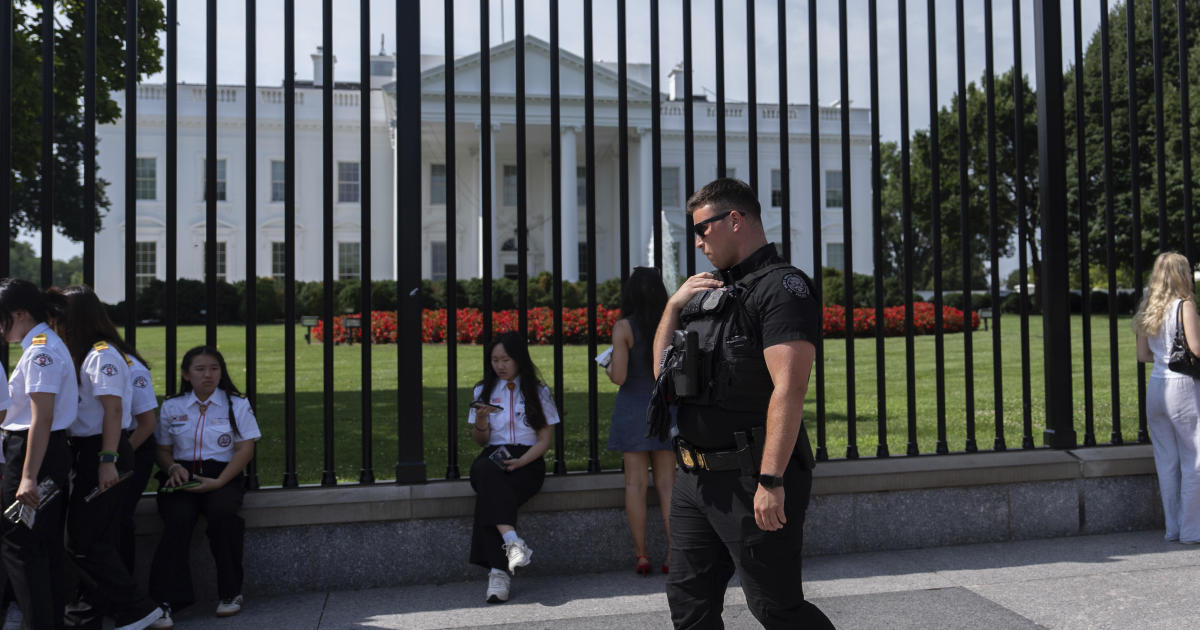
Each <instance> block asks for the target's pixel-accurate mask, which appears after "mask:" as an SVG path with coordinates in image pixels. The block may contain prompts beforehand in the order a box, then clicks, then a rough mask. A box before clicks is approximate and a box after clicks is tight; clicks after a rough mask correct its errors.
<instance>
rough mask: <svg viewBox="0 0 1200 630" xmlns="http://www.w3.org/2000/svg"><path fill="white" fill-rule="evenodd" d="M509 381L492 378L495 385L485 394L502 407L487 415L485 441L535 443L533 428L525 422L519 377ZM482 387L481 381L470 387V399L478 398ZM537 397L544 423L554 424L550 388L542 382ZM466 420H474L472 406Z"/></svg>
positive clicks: (523, 400)
mask: <svg viewBox="0 0 1200 630" xmlns="http://www.w3.org/2000/svg"><path fill="white" fill-rule="evenodd" d="M509 383H510V382H509V381H505V380H503V379H500V380H497V381H496V387H494V388H493V389H492V395H491V396H489V397H488V398H487V400H488V402H490V403H491V404H493V405H496V406H498V407H504V409H503V410H502V411H497V412H496V413H493V414H491V415H490V416H488V424H490V425H491V427H492V433H491V435H490V436H489V437H488V444H524V445H525V446H533V445H534V444H535V443H537V431H534V430H533V427H531V426H529V422H528V421H527V420H526V419H525V396H524V395H522V394H521V387H520V384H521V377H520V376H518V377H517V378H516V379H514V380H513V381H511V384H512V385H513V387H511V388H510V387H509ZM482 391H483V385H476V386H475V390H474V396H475V398H474V400H479V399H480V398H481V396H480V393H481V392H482ZM538 398H539V399H540V401H539V402H541V405H542V414H544V415H545V416H546V425H547V426H549V425H552V424H558V408H557V407H555V406H554V398H553V397H552V396H551V395H550V388H549V387H546V386H545V385H539V386H538ZM467 422H468V423H470V424H475V409H474V408H472V409H471V410H470V411H469V412H468V413H467Z"/></svg>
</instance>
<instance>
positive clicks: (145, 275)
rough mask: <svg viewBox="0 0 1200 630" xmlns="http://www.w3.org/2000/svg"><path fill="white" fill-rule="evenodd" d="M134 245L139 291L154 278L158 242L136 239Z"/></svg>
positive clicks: (135, 269) (135, 274) (134, 261)
mask: <svg viewBox="0 0 1200 630" xmlns="http://www.w3.org/2000/svg"><path fill="white" fill-rule="evenodd" d="M139 162H140V160H139ZM134 247H135V248H136V249H134V250H133V273H134V276H135V278H136V282H137V290H138V291H141V290H142V289H145V288H146V287H147V286H149V285H150V281H151V280H153V279H154V273H155V270H156V268H157V263H158V260H157V254H158V243H155V242H154V241H148V242H147V241H138V242H137V243H136V244H134Z"/></svg>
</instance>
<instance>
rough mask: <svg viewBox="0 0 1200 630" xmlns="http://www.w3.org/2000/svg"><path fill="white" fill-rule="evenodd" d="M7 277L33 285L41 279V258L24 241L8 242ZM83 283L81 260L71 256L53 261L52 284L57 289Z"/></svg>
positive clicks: (14, 240)
mask: <svg viewBox="0 0 1200 630" xmlns="http://www.w3.org/2000/svg"><path fill="white" fill-rule="evenodd" d="M8 254H9V256H8V264H9V275H10V276H11V277H13V278H21V279H22V280H28V281H30V282H32V283H34V284H38V283H39V282H40V278H41V277H42V263H41V258H40V257H39V256H37V255H36V254H34V253H33V246H32V245H30V244H29V243H27V242H25V241H18V240H16V239H13V240H10V241H9V242H8ZM82 282H83V259H82V258H80V257H79V256H72V257H71V259H70V260H67V261H62V260H56V261H54V280H53V284H54V285H55V286H58V287H68V286H70V285H72V284H80V283H82Z"/></svg>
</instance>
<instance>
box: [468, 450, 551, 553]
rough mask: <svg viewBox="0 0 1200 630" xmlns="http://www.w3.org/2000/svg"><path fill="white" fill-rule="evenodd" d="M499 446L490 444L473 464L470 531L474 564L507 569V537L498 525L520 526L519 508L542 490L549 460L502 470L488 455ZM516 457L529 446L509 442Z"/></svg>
mask: <svg viewBox="0 0 1200 630" xmlns="http://www.w3.org/2000/svg"><path fill="white" fill-rule="evenodd" d="M497 448H500V447H499V446H495V445H492V446H487V447H485V448H484V449H483V452H482V453H480V454H479V456H478V457H476V458H475V461H474V462H473V463H472V464H471V487H472V488H474V489H475V523H474V526H473V527H472V531H471V564H477V565H479V566H481V567H484V568H485V569H508V558H506V557H505V555H504V548H503V546H504V538H503V537H502V536H501V535H500V532H499V530H497V529H496V526H497V525H512V526H513V527H516V525H517V508H519V507H521V505H522V504H524V503H525V502H526V501H528V500H529V499H530V498H531V497H533V495H535V494H537V493H538V491H539V490H541V489H542V482H543V481H545V480H546V462H545V460H543V459H542V458H540V457H539V458H538V459H537V460H535V461H533V462H531V463H529V464H528V465H525V466H522V467H520V468H518V469H516V470H514V471H512V472H508V471H505V470H502V469H501V468H500V467H499V466H497V465H496V464H495V463H494V462H493V461H492V460H490V459H488V456H489V455H491V454H492V451H495V450H496V449H497ZM505 448H507V449H508V452H509V454H511V455H512V457H513V459H516V458H518V457H520V456H522V455H524V454H525V451H528V450H529V447H528V446H522V445H519V444H507V445H505Z"/></svg>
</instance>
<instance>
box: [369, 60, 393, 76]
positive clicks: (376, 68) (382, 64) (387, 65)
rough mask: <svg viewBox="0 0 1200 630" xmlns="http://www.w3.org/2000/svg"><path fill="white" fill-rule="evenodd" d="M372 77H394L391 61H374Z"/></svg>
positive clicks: (372, 63)
mask: <svg viewBox="0 0 1200 630" xmlns="http://www.w3.org/2000/svg"><path fill="white" fill-rule="evenodd" d="M371 76H373V77H390V76H392V62H391V61H372V62H371Z"/></svg>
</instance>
